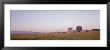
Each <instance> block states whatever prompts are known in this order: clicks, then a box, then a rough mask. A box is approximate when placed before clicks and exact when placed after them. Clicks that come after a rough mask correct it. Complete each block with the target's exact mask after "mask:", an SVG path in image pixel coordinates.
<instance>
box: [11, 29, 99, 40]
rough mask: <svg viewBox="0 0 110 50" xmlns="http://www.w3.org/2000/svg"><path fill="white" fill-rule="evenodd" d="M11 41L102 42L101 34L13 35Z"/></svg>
mask: <svg viewBox="0 0 110 50" xmlns="http://www.w3.org/2000/svg"><path fill="white" fill-rule="evenodd" d="M11 40H100V32H99V31H97V32H74V33H47V34H11Z"/></svg>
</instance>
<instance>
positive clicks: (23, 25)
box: [10, 10, 100, 32]
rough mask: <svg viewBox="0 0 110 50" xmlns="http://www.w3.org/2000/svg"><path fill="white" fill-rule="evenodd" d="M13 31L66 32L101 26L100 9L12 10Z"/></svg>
mask: <svg viewBox="0 0 110 50" xmlns="http://www.w3.org/2000/svg"><path fill="white" fill-rule="evenodd" d="M10 14H11V16H10V17H11V31H34V32H62V31H63V32H64V31H67V30H68V28H69V27H71V28H73V30H76V27H77V26H82V27H83V30H85V29H88V30H90V29H94V28H98V29H99V28H100V11H99V10H34V11H33V10H11V11H10Z"/></svg>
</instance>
